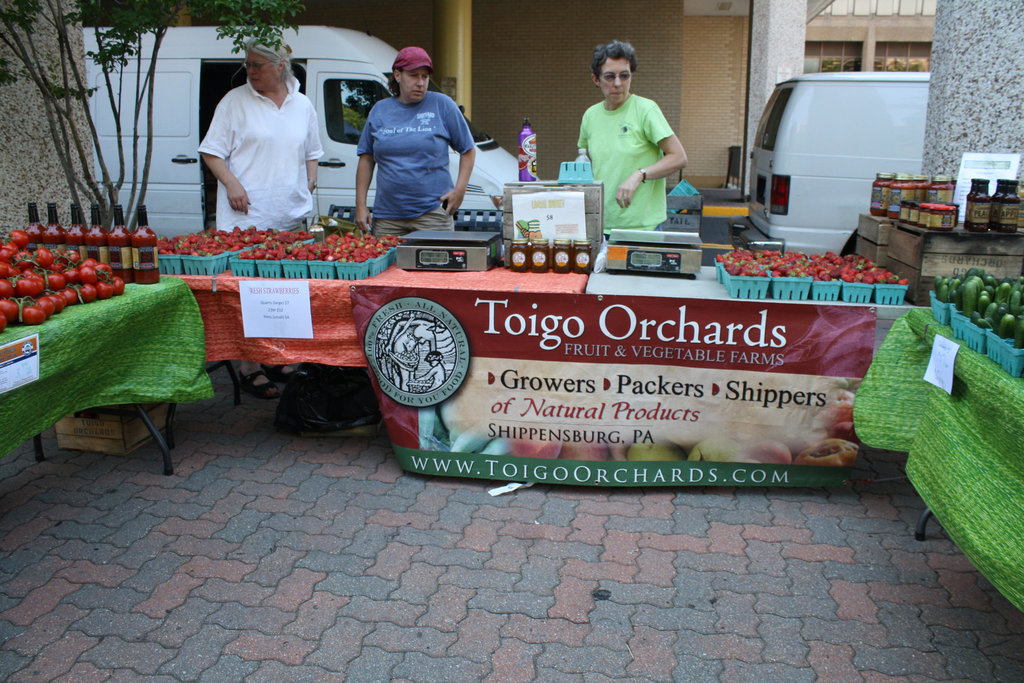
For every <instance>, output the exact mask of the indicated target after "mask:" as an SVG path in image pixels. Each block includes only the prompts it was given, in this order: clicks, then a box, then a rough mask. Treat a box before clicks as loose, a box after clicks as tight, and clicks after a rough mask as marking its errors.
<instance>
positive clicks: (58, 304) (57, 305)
mask: <svg viewBox="0 0 1024 683" xmlns="http://www.w3.org/2000/svg"><path fill="white" fill-rule="evenodd" d="M43 299H48V300H49V301H51V302H53V313H54V315H56V314H57V313H60V312H61V311H63V310H64V305H65V304H64V297H63V296H61V295H60V294H47V295H46V296H44V297H41V298H40V301H42V300H43Z"/></svg>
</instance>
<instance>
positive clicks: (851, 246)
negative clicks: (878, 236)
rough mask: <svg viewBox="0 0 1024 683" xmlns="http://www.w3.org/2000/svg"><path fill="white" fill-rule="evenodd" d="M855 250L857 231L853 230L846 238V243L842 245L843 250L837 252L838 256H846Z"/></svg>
mask: <svg viewBox="0 0 1024 683" xmlns="http://www.w3.org/2000/svg"><path fill="white" fill-rule="evenodd" d="M856 252H857V231H856V230H855V231H854V232H852V233H851V234H850V237H849V239H847V240H846V244H844V245H843V250H842V251H841V252H839V255H840V256H847V255H849V254H854V253H856Z"/></svg>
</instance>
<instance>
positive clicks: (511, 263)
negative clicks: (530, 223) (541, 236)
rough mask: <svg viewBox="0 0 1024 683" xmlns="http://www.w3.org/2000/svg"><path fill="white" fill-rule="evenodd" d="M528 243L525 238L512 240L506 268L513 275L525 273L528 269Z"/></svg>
mask: <svg viewBox="0 0 1024 683" xmlns="http://www.w3.org/2000/svg"><path fill="white" fill-rule="evenodd" d="M529 248H530V241H529V240H527V239H525V238H518V239H514V240H512V246H511V248H510V249H509V254H508V267H509V270H511V271H512V272H513V273H525V272H526V271H527V270H529V268H530V263H529Z"/></svg>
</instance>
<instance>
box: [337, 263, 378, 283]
mask: <svg viewBox="0 0 1024 683" xmlns="http://www.w3.org/2000/svg"><path fill="white" fill-rule="evenodd" d="M335 267H336V269H337V273H338V279H339V280H365V279H366V278H368V277H369V276H370V263H369V261H364V262H363V263H357V262H356V261H336V262H335Z"/></svg>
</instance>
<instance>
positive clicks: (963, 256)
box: [880, 222, 1024, 306]
mask: <svg viewBox="0 0 1024 683" xmlns="http://www.w3.org/2000/svg"><path fill="white" fill-rule="evenodd" d="M880 264H881V265H882V266H884V267H886V268H888V269H889V270H891V271H893V272H894V273H899V274H900V275H902V276H903V277H906V278H908V279H909V280H910V283H909V289H908V290H907V298H908V299H909V300H911V301H913V302H914V303H915V304H917V305H918V306H927V305H928V303H929V301H928V291H929V290H930V289H931V288H932V286H933V285H934V284H935V278H936V277H937V276H939V275H963V274H964V273H966V272H967V270H968V269H970V268H975V267H977V268H983V269H984V270H985V272H987V273H992V274H993V275H995V276H996V277H997V278H999V277H1017V276H1018V275H1020V274H1021V270H1022V269H1024V233H1019V232H1017V233H1000V232H967V231H966V230H964V229H963V228H957V229H955V230H952V231H950V232H938V231H935V230H928V229H926V228H918V227H915V226H912V225H906V224H904V223H899V222H897V223H896V224H895V225H894V226H893V229H892V230H891V232H890V233H889V247H888V255H887V257H886V258H884V259H882V260H881V261H880Z"/></svg>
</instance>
